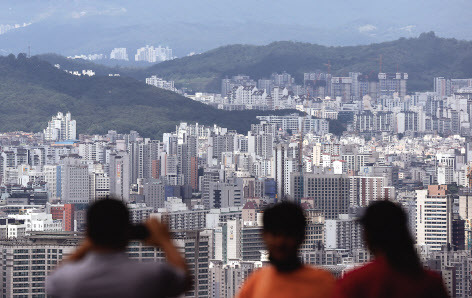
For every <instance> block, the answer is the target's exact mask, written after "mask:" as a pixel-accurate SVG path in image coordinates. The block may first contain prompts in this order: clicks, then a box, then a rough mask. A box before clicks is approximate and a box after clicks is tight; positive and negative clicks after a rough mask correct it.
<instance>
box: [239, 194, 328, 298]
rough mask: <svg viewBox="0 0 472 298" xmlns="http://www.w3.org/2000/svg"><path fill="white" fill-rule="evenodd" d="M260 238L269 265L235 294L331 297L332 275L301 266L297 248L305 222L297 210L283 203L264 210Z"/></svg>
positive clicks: (261, 297) (244, 296)
mask: <svg viewBox="0 0 472 298" xmlns="http://www.w3.org/2000/svg"><path fill="white" fill-rule="evenodd" d="M263 222H264V228H263V233H262V237H263V239H264V242H265V244H266V247H267V250H268V251H269V261H270V265H269V266H266V267H264V268H261V269H259V270H257V271H256V272H254V273H253V274H251V276H249V278H248V279H247V280H246V282H245V283H244V284H243V286H242V287H241V290H240V292H239V293H238V297H239V298H249V297H257V298H264V297H271V298H278V297H300V298H303V297H314V298H317V297H331V295H332V292H333V290H334V285H335V279H334V277H333V276H332V275H331V273H329V272H327V271H325V270H321V269H316V268H313V267H310V266H306V265H304V264H303V263H302V262H301V260H300V259H299V258H298V248H299V247H300V245H301V244H302V243H303V240H304V239H305V227H306V220H305V215H304V214H303V210H302V208H300V206H298V205H296V204H294V203H289V202H283V203H279V204H276V205H273V206H272V207H269V208H267V209H266V210H264V216H263Z"/></svg>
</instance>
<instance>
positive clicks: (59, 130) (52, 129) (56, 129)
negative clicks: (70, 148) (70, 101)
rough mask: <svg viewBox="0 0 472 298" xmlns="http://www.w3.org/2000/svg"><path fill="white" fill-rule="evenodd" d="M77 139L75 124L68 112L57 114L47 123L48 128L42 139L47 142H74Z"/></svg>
mask: <svg viewBox="0 0 472 298" xmlns="http://www.w3.org/2000/svg"><path fill="white" fill-rule="evenodd" d="M76 138H77V130H76V122H75V120H72V117H71V114H70V112H67V114H65V115H64V114H63V113H61V112H58V113H57V116H53V117H52V119H51V121H49V122H48V127H47V128H46V129H45V130H44V139H45V140H47V141H65V140H75V139H76Z"/></svg>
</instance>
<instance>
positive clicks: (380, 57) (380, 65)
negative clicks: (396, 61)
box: [379, 54, 382, 73]
mask: <svg viewBox="0 0 472 298" xmlns="http://www.w3.org/2000/svg"><path fill="white" fill-rule="evenodd" d="M379 70H380V73H381V72H382V54H380V56H379Z"/></svg>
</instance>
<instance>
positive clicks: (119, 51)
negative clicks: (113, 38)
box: [110, 48, 129, 61]
mask: <svg viewBox="0 0 472 298" xmlns="http://www.w3.org/2000/svg"><path fill="white" fill-rule="evenodd" d="M110 59H115V60H125V61H128V60H129V58H128V53H127V52H126V48H114V49H113V50H112V51H111V53H110Z"/></svg>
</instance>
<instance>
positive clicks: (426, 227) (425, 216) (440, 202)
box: [416, 185, 452, 251]
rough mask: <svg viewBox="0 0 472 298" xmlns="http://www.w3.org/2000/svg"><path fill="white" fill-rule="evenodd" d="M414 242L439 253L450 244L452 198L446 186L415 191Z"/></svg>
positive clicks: (433, 186) (434, 186)
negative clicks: (444, 246)
mask: <svg viewBox="0 0 472 298" xmlns="http://www.w3.org/2000/svg"><path fill="white" fill-rule="evenodd" d="M416 238H417V239H416V241H417V243H418V244H420V245H427V246H429V247H430V249H431V250H436V251H439V250H441V247H442V246H443V245H447V244H450V243H451V242H452V198H451V196H450V195H448V194H447V185H429V186H428V189H421V190H417V191H416Z"/></svg>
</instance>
